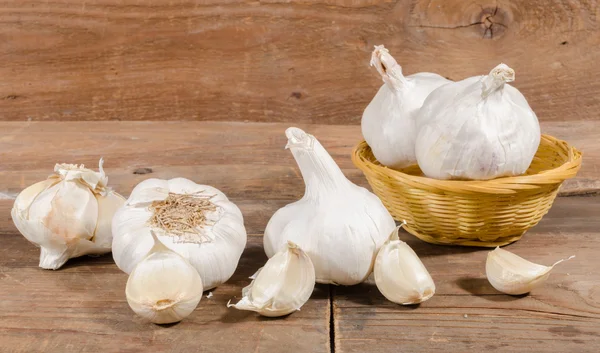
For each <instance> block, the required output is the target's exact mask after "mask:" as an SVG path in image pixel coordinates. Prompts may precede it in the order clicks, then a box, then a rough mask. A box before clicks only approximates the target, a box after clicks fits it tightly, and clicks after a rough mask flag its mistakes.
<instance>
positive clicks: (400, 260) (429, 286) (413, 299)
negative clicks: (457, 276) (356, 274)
mask: <svg viewBox="0 0 600 353" xmlns="http://www.w3.org/2000/svg"><path fill="white" fill-rule="evenodd" d="M398 230H399V228H396V230H394V231H393V232H392V234H391V235H390V239H389V240H388V241H387V242H386V243H385V244H383V246H382V247H381V249H380V250H379V253H378V254H377V259H376V260H375V271H374V274H375V284H376V285H377V288H378V289H379V291H380V292H381V294H383V296H384V297H386V298H387V299H388V300H389V301H392V302H394V303H397V304H403V305H408V304H417V303H421V302H424V301H426V300H427V299H429V298H431V297H432V296H433V294H434V293H435V284H434V283H433V279H431V276H430V275H429V272H427V269H426V268H425V266H424V265H423V263H422V262H421V260H420V259H419V257H418V256H417V254H415V252H414V251H413V249H411V247H410V246H408V244H406V243H405V242H403V241H401V240H400V239H399V238H398Z"/></svg>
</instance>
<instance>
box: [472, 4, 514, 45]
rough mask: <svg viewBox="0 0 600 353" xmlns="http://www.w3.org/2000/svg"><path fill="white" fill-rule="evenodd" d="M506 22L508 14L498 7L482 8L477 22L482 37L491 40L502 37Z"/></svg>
mask: <svg viewBox="0 0 600 353" xmlns="http://www.w3.org/2000/svg"><path fill="white" fill-rule="evenodd" d="M508 21H509V16H508V13H507V12H506V11H505V10H503V9H501V8H500V7H498V6H496V7H492V8H484V9H483V10H482V11H481V14H480V20H479V23H480V29H481V34H482V37H483V38H489V39H493V38H497V37H500V36H502V35H503V34H504V32H505V31H506V29H507V25H508Z"/></svg>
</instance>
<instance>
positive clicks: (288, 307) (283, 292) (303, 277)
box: [227, 241, 315, 317]
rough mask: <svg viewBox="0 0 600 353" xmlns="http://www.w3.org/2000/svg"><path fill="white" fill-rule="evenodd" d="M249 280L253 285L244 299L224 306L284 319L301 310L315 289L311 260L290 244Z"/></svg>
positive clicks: (244, 294)
mask: <svg viewBox="0 0 600 353" xmlns="http://www.w3.org/2000/svg"><path fill="white" fill-rule="evenodd" d="M251 278H253V280H252V283H250V285H249V286H247V287H245V288H244V289H242V296H243V298H242V299H241V300H240V301H239V302H237V304H230V303H227V307H234V308H236V309H239V310H251V311H256V312H257V313H259V314H261V315H264V316H269V317H275V316H283V315H287V314H290V313H293V312H294V311H297V310H300V307H301V306H302V305H304V303H306V302H307V301H308V298H310V295H311V294H312V292H313V289H314V288H315V268H314V266H313V264H312V262H311V260H310V257H308V255H307V254H306V253H305V252H304V251H302V249H300V248H299V247H298V246H297V245H296V244H294V243H292V242H289V241H288V242H287V244H286V246H285V247H284V249H282V250H281V251H279V252H277V253H276V254H275V255H274V256H273V257H271V258H270V259H269V260H268V261H267V263H266V264H265V266H264V267H262V268H261V269H259V270H258V272H257V273H256V274H255V275H254V276H252V277H251ZM230 302H231V301H230Z"/></svg>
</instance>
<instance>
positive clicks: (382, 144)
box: [361, 45, 452, 168]
mask: <svg viewBox="0 0 600 353" xmlns="http://www.w3.org/2000/svg"><path fill="white" fill-rule="evenodd" d="M371 66H375V68H376V69H377V71H378V72H379V74H380V75H381V78H382V79H383V82H384V84H383V86H381V88H380V89H379V91H378V92H377V94H376V95H375V97H374V98H373V100H372V101H371V103H369V105H368V106H367V108H366V109H365V111H364V112H363V116H362V120H361V128H362V134H363V137H364V138H365V140H366V141H367V143H368V144H369V146H370V147H371V150H372V151H373V154H374V155H375V158H377V160H378V161H379V162H381V163H382V164H384V165H386V166H389V167H392V168H402V167H407V166H409V165H413V164H416V162H417V160H416V157H415V137H416V126H415V118H416V115H417V113H418V111H419V109H420V108H421V105H422V104H423V102H424V101H425V98H427V96H428V95H429V93H431V91H433V90H434V89H436V88H438V87H440V86H442V85H444V84H446V83H449V82H452V81H450V80H447V79H445V78H444V77H442V76H440V75H438V74H434V73H429V72H420V73H416V74H414V75H410V76H404V75H403V74H402V68H401V67H400V65H398V63H397V62H396V60H394V58H393V57H392V56H391V55H390V53H389V51H388V50H387V49H386V48H384V46H383V45H379V46H375V50H374V51H373V53H372V55H371Z"/></svg>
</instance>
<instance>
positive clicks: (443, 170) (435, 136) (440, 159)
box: [415, 64, 541, 180]
mask: <svg viewBox="0 0 600 353" xmlns="http://www.w3.org/2000/svg"><path fill="white" fill-rule="evenodd" d="M514 77H515V75H514V71H513V70H512V69H511V68H509V67H508V66H506V65H505V64H500V65H498V66H496V67H495V68H494V69H493V70H492V71H491V72H490V73H489V74H488V75H484V76H475V77H470V78H468V79H465V80H462V81H459V82H455V83H450V84H448V85H444V86H442V87H440V88H438V89H436V90H435V91H433V92H432V93H431V94H430V95H429V97H427V99H426V100H425V102H424V103H423V107H422V108H421V110H420V111H419V114H418V116H417V118H416V122H417V138H416V142H415V153H416V157H417V161H418V164H419V167H420V168H421V170H422V171H423V173H424V174H425V175H427V176H428V177H431V178H436V179H473V180H487V179H493V178H497V177H502V176H515V175H521V174H523V173H525V171H527V168H529V165H530V164H531V161H532V160H533V157H534V155H535V153H536V151H537V149H538V146H539V144H540V138H541V133H540V125H539V122H538V119H537V116H536V115H535V113H534V112H533V110H532V109H531V107H530V106H529V104H528V103H527V100H526V99H525V97H524V96H523V95H522V94H521V92H519V90H517V89H516V88H514V87H512V86H510V85H509V84H507V83H508V82H511V81H513V80H514Z"/></svg>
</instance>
